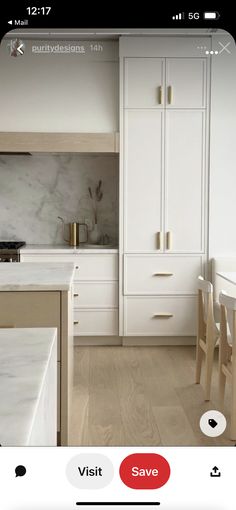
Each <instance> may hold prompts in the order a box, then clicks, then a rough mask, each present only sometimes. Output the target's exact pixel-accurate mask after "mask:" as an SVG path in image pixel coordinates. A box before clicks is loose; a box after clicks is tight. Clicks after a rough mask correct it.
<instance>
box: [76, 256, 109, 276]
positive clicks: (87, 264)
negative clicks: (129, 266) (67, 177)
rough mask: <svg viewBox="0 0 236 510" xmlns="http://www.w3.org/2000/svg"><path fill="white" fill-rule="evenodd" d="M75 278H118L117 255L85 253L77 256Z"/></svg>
mask: <svg viewBox="0 0 236 510" xmlns="http://www.w3.org/2000/svg"><path fill="white" fill-rule="evenodd" d="M74 279H75V280H101V281H102V280H118V255H116V254H103V255H102V254H101V255H100V254H99V255H96V254H95V255H93V254H91V255H90V254H86V255H80V256H78V258H77V262H76V270H75V278H74Z"/></svg>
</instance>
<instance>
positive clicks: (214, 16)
mask: <svg viewBox="0 0 236 510" xmlns="http://www.w3.org/2000/svg"><path fill="white" fill-rule="evenodd" d="M203 17H204V19H218V18H219V17H220V15H219V13H218V12H204V13H203Z"/></svg>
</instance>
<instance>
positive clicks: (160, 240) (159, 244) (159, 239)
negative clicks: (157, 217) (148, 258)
mask: <svg viewBox="0 0 236 510" xmlns="http://www.w3.org/2000/svg"><path fill="white" fill-rule="evenodd" d="M162 248H163V234H162V232H157V249H158V250H162Z"/></svg>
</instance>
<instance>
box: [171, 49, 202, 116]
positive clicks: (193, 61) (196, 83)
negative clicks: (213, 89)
mask: <svg viewBox="0 0 236 510" xmlns="http://www.w3.org/2000/svg"><path fill="white" fill-rule="evenodd" d="M205 106H206V59H204V58H167V59H166V107H167V108H205Z"/></svg>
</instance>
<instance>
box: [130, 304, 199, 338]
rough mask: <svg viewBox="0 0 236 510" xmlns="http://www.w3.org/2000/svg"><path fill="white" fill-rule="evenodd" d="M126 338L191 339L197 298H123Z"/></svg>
mask: <svg viewBox="0 0 236 510" xmlns="http://www.w3.org/2000/svg"><path fill="white" fill-rule="evenodd" d="M125 311H126V315H125V335H127V336H192V335H195V334H196V297H195V296H191V297H184V296H183V297H178V298H170V297H165V296H161V297H160V296H148V297H146V296H145V297H140V296H135V297H126V298H125Z"/></svg>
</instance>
